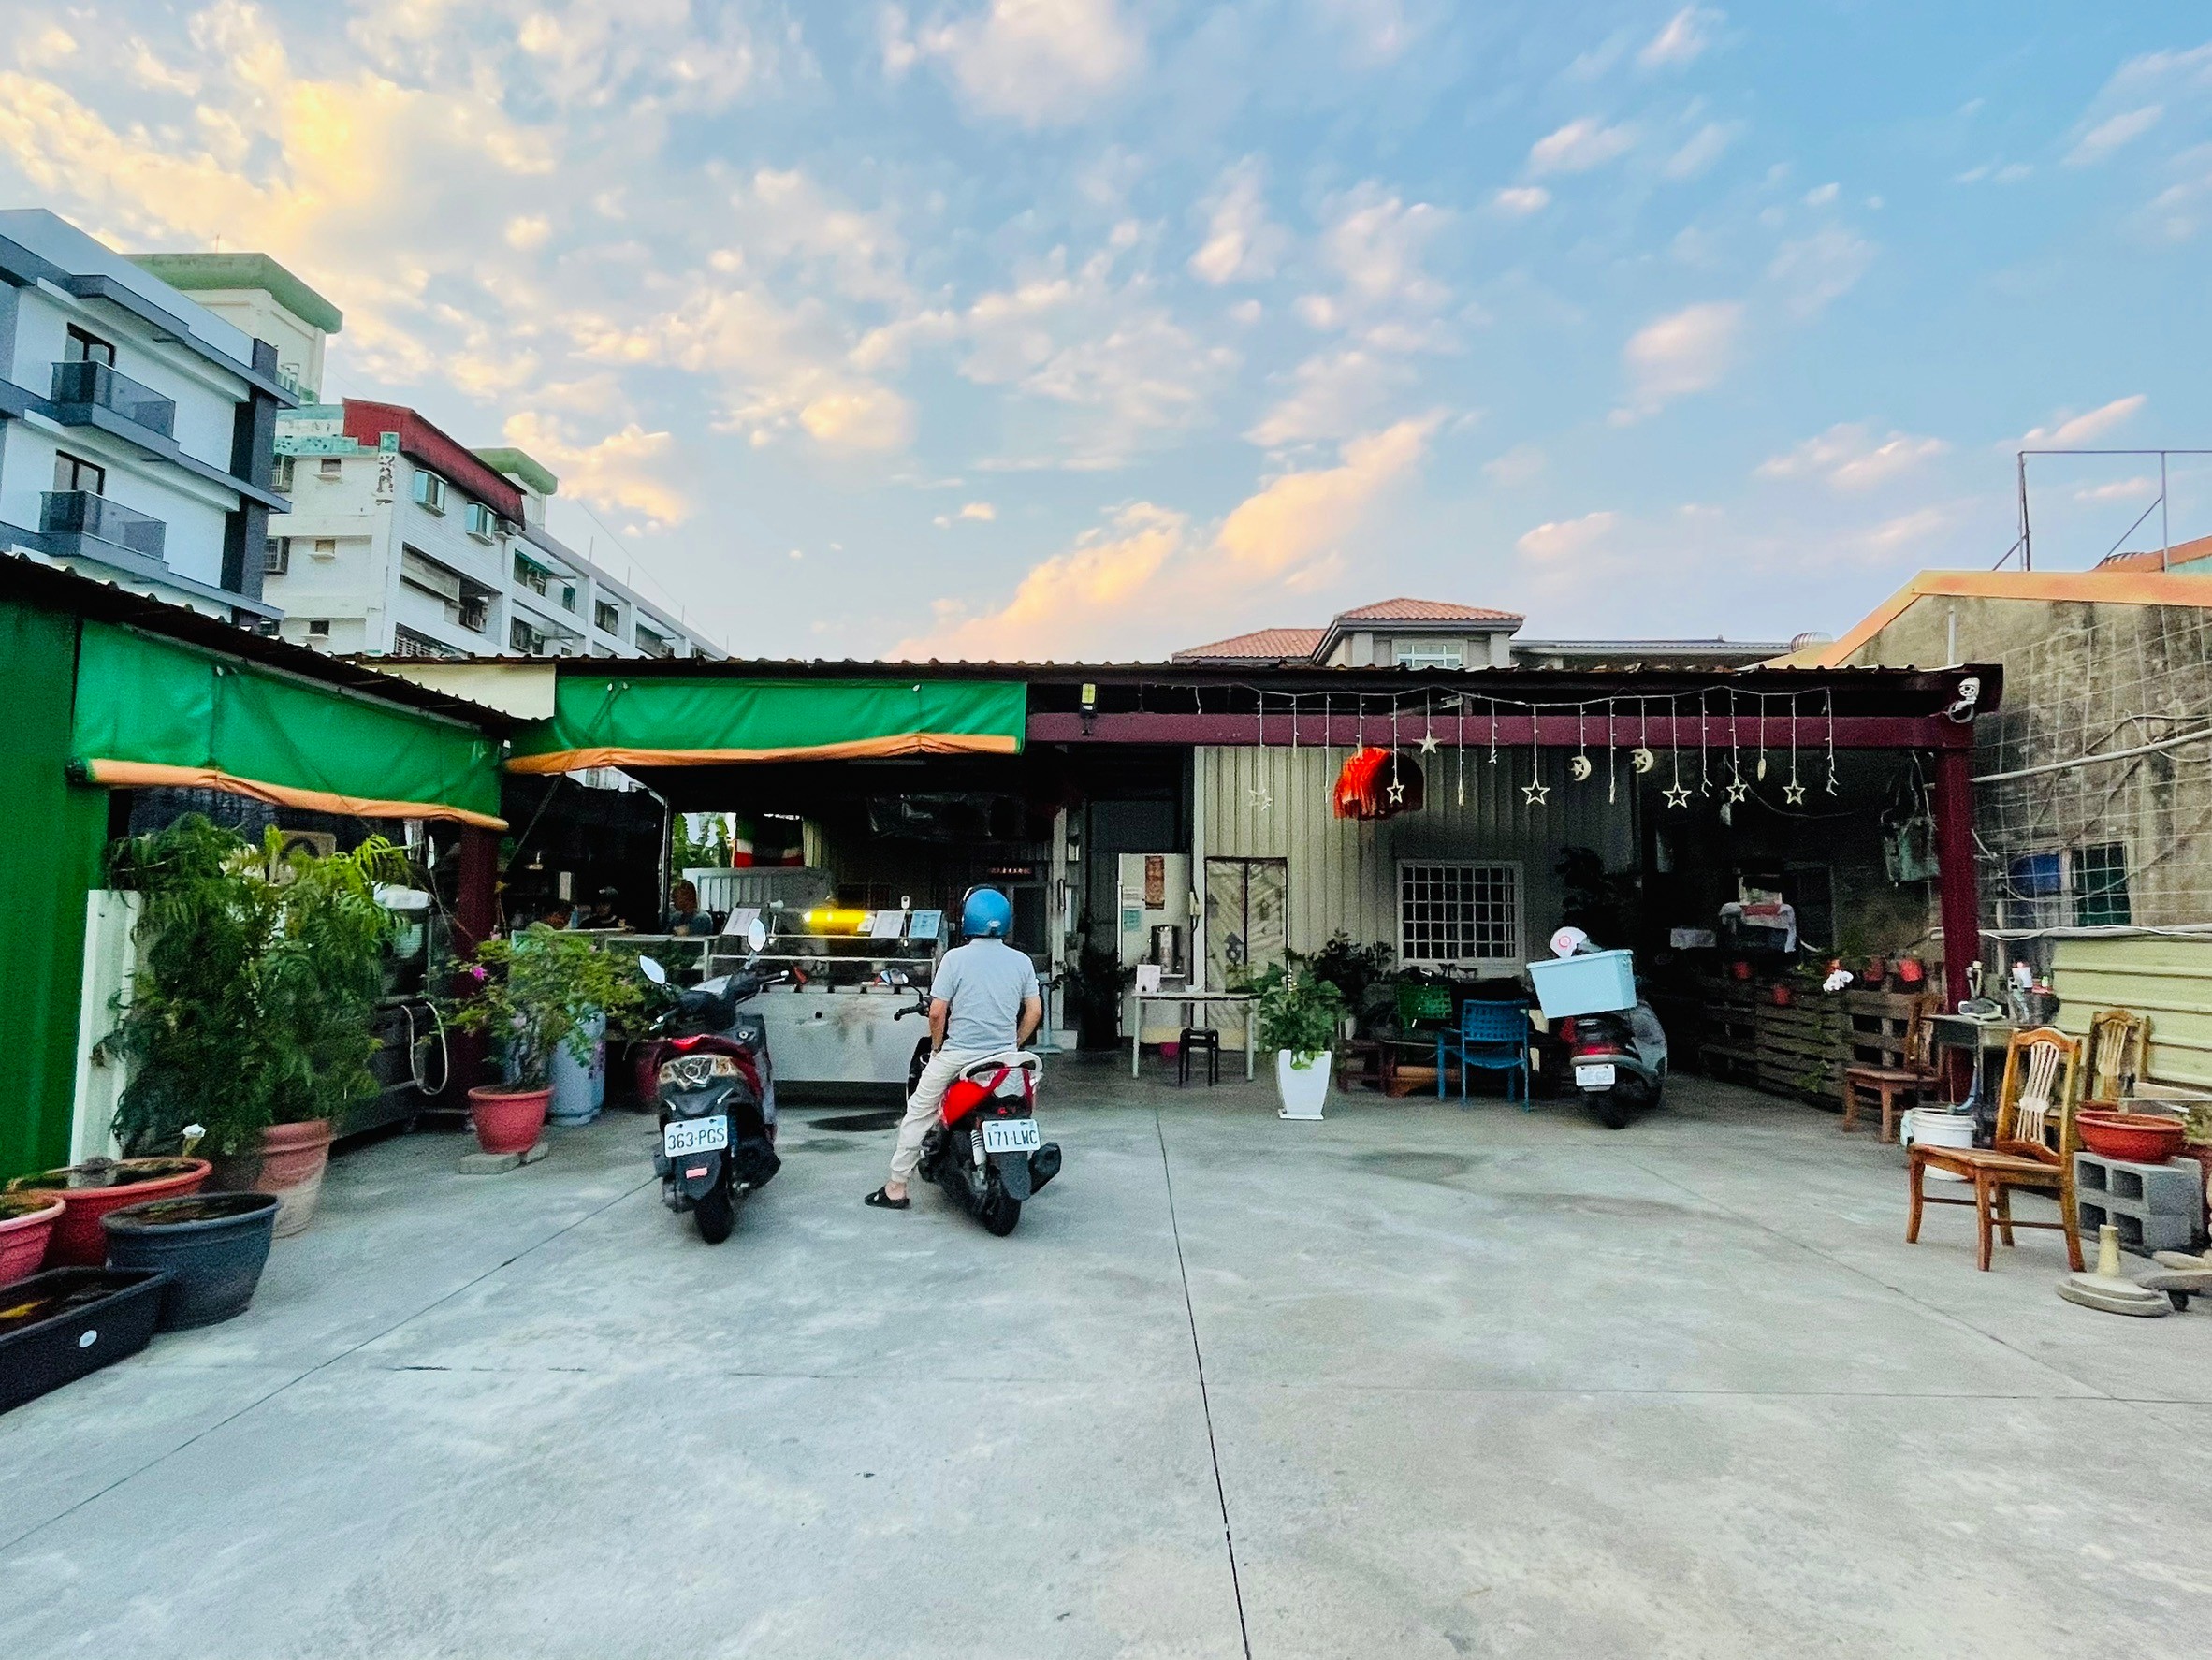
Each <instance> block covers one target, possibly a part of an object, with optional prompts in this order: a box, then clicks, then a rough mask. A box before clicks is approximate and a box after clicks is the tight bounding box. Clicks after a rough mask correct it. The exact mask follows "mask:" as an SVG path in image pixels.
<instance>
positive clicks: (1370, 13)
mask: <svg viewBox="0 0 2212 1660" xmlns="http://www.w3.org/2000/svg"><path fill="white" fill-rule="evenodd" d="M1320 4H1321V9H1322V11H1323V13H1324V14H1325V15H1327V16H1328V17H1330V18H1331V19H1332V20H1333V21H1334V22H1336V23H1337V24H1338V25H1339V26H1340V27H1341V28H1342V29H1343V30H1344V31H1345V32H1346V34H1348V35H1349V36H1351V39H1352V43H1353V46H1354V48H1355V49H1356V50H1357V51H1358V52H1359V55H1360V57H1361V59H1362V60H1364V61H1365V62H1368V63H1388V62H1390V60H1391V59H1392V58H1395V57H1397V56H1398V55H1399V54H1400V53H1402V52H1403V51H1404V50H1405V49H1406V48H1407V47H1408V46H1410V45H1411V44H1412V43H1413V38H1414V36H1415V35H1416V34H1418V33H1419V31H1418V30H1417V29H1416V28H1415V27H1414V26H1413V25H1412V24H1411V23H1410V22H1407V20H1406V16H1405V7H1404V5H1403V4H1401V0H1320Z"/></svg>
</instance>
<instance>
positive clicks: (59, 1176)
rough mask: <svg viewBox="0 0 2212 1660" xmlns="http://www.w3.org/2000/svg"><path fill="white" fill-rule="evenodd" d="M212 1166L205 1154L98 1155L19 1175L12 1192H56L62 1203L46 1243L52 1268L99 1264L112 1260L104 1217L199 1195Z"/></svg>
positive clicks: (85, 1266)
mask: <svg viewBox="0 0 2212 1660" xmlns="http://www.w3.org/2000/svg"><path fill="white" fill-rule="evenodd" d="M212 1168H213V1167H212V1166H211V1165H210V1164H209V1163H208V1161H207V1160H206V1159H204V1158H124V1159H121V1160H117V1159H108V1158H95V1159H91V1160H89V1161H87V1162H86V1163H83V1164H71V1165H65V1166H64V1167H63V1168H61V1169H60V1170H49V1171H42V1172H39V1173H38V1174H37V1175H35V1176H18V1177H17V1178H16V1179H15V1180H14V1181H12V1182H10V1183H8V1185H7V1190H8V1191H9V1192H11V1193H24V1192H33V1191H37V1192H51V1193H52V1194H53V1196H54V1197H55V1198H56V1199H59V1200H60V1201H62V1214H61V1216H60V1217H59V1218H58V1219H57V1220H56V1221H55V1222H54V1225H53V1234H52V1236H51V1238H50V1239H49V1240H48V1241H47V1245H46V1265H47V1266H48V1267H49V1268H97V1267H99V1266H100V1265H101V1264H102V1263H103V1262H105V1261H107V1260H108V1240H107V1236H106V1235H105V1234H103V1233H102V1232H101V1231H100V1218H101V1217H102V1216H106V1215H107V1214H108V1213H109V1211H113V1210H121V1209H122V1208H123V1207H124V1205H126V1204H141V1203H143V1202H145V1201H147V1200H150V1199H175V1198H178V1197H181V1196H182V1195H183V1194H186V1193H196V1192H198V1191H199V1187H200V1184H201V1183H203V1182H205V1181H206V1180H207V1179H208V1174H209V1172H210V1171H211V1169H212Z"/></svg>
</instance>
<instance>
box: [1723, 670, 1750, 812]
mask: <svg viewBox="0 0 2212 1660" xmlns="http://www.w3.org/2000/svg"><path fill="white" fill-rule="evenodd" d="M1722 794H1724V795H1725V796H1726V797H1727V798H1728V803H1729V805H1730V806H1734V805H1735V804H1736V803H1737V802H1739V801H1741V800H1742V799H1743V798H1744V797H1745V796H1746V795H1749V794H1751V790H1750V788H1749V787H1748V786H1747V785H1746V784H1745V783H1744V781H1743V749H1742V746H1741V742H1740V740H1739V737H1738V735H1737V730H1736V688H1735V687H1733V686H1731V687H1729V688H1728V787H1727V789H1726V790H1724V792H1722Z"/></svg>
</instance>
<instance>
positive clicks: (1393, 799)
mask: <svg viewBox="0 0 2212 1660" xmlns="http://www.w3.org/2000/svg"><path fill="white" fill-rule="evenodd" d="M1383 794H1386V795H1388V796H1389V797H1390V805H1391V806H1392V807H1396V806H1397V805H1398V804H1399V803H1400V802H1402V801H1404V799H1405V786H1404V784H1392V785H1391V786H1390V788H1389V789H1388V790H1386V791H1384V792H1383Z"/></svg>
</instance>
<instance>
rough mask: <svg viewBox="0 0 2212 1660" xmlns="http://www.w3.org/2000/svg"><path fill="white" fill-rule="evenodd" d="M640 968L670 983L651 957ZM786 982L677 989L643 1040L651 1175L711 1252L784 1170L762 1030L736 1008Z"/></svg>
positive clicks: (741, 978)
mask: <svg viewBox="0 0 2212 1660" xmlns="http://www.w3.org/2000/svg"><path fill="white" fill-rule="evenodd" d="M756 926H757V925H756ZM755 949H756V950H757V949H758V946H757V944H756V946H755ZM638 967H639V968H640V970H641V971H642V972H643V973H644V974H645V976H646V978H647V979H648V980H650V981H651V982H653V983H654V984H656V985H666V984H667V983H668V976H667V971H666V970H665V969H663V968H662V967H661V965H660V964H659V963H657V962H655V961H654V960H653V959H652V958H651V957H641V958H640V959H638ZM790 978H791V976H790V975H789V974H787V973H772V974H763V973H758V972H755V971H753V970H751V969H750V968H748V969H747V970H746V971H745V972H742V973H738V974H732V975H727V976H725V977H723V978H721V979H720V980H713V981H709V982H707V983H706V984H704V985H700V986H695V987H692V988H690V989H687V990H682V991H678V992H677V993H676V1001H675V1003H674V1004H673V1005H672V1006H671V1007H670V1008H669V1009H668V1010H667V1011H666V1012H664V1013H663V1014H662V1017H661V1019H660V1022H659V1023H658V1025H657V1026H656V1027H654V1031H653V1035H652V1037H651V1038H650V1039H648V1041H647V1045H646V1054H645V1056H644V1057H643V1065H642V1067H641V1071H642V1072H644V1073H645V1074H647V1075H649V1076H650V1077H651V1078H652V1079H653V1097H654V1100H655V1102H656V1103H657V1105H658V1106H659V1109H660V1123H661V1145H660V1146H659V1147H658V1148H657V1149H656V1150H655V1151H654V1153H653V1170H654V1172H655V1173H657V1174H658V1175H659V1176H660V1178H661V1201H662V1203H663V1204H665V1205H667V1206H668V1208H669V1209H670V1210H673V1211H677V1212H682V1211H687V1210H688V1211H690V1212H691V1219H692V1221H693V1222H694V1223H696V1224H697V1226H698V1229H699V1237H700V1238H701V1239H703V1240H705V1241H706V1243H707V1244H708V1245H720V1244H721V1243H722V1241H723V1240H725V1239H727V1238H729V1237H730V1230H731V1229H732V1228H734V1227H735V1225H736V1221H737V1205H738V1202H739V1201H741V1200H743V1199H744V1198H745V1196H746V1195H747V1194H749V1193H750V1192H751V1191H753V1189H754V1188H756V1187H765V1186H766V1185H767V1183H768V1182H769V1180H770V1179H771V1178H772V1177H773V1176H774V1175H775V1174H776V1172H778V1171H779V1170H780V1169H781V1168H782V1160H781V1159H779V1158H778V1157H777V1156H776V1079H775V1073H774V1071H773V1070H772V1068H771V1066H770V1063H769V1059H768V1040H767V1031H766V1028H765V1027H764V1025H763V1023H762V1021H761V1017H760V1016H759V1015H758V1014H752V1013H748V1012H743V1010H742V1008H741V1005H743V1004H744V1003H745V1002H746V1001H747V1000H748V999H749V998H751V997H754V996H755V995H757V994H758V993H759V992H760V991H761V990H762V989H763V988H764V987H765V986H769V985H775V984H778V983H781V982H783V981H786V980H789V979H790Z"/></svg>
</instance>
